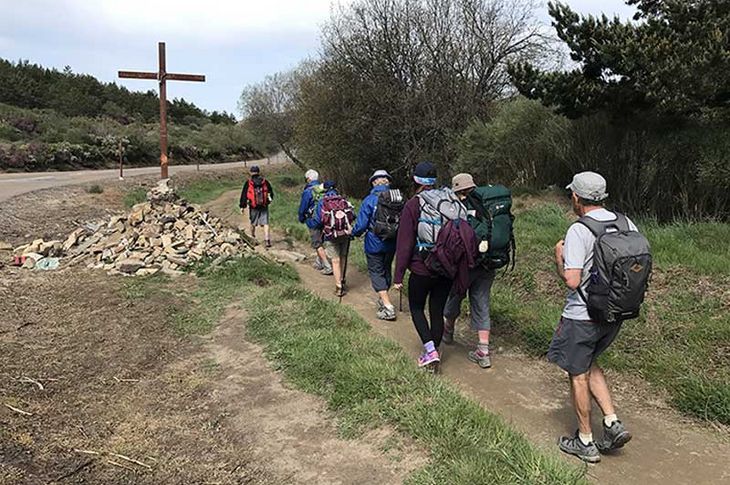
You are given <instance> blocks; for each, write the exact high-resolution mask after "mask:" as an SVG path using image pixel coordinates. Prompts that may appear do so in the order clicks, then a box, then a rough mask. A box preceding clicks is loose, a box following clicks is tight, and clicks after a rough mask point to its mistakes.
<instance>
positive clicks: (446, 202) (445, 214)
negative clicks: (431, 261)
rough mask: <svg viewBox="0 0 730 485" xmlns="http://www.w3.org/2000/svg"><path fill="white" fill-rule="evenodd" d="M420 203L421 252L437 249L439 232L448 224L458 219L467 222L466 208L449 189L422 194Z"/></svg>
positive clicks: (418, 241)
mask: <svg viewBox="0 0 730 485" xmlns="http://www.w3.org/2000/svg"><path fill="white" fill-rule="evenodd" d="M418 201H419V204H420V208H421V217H420V218H419V219H418V237H417V242H416V248H417V249H418V250H419V251H429V252H430V251H432V250H433V248H435V247H436V241H437V240H438V236H439V232H441V228H442V227H443V226H445V225H446V223H447V222H449V221H453V220H456V219H464V220H466V216H467V212H466V207H464V204H462V203H461V201H460V200H459V198H458V197H457V196H456V194H455V193H454V191H453V190H451V189H449V188H443V189H431V190H426V191H424V192H421V193H420V194H418Z"/></svg>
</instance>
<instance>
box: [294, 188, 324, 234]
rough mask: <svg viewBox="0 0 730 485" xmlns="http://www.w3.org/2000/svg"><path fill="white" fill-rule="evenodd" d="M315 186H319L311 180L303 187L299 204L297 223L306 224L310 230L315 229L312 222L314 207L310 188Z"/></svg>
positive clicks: (315, 225)
mask: <svg viewBox="0 0 730 485" xmlns="http://www.w3.org/2000/svg"><path fill="white" fill-rule="evenodd" d="M315 185H319V181H318V180H313V181H311V182H309V183H308V184H307V185H306V186H305V187H304V192H302V200H301V201H300V202H299V222H301V223H303V224H306V225H307V227H308V228H310V229H315V228H316V227H317V224H315V222H314V221H313V216H314V214H313V213H312V206H313V205H314V195H312V188H313V187H314V186H315ZM315 212H316V211H315Z"/></svg>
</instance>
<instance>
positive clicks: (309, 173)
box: [304, 168, 319, 180]
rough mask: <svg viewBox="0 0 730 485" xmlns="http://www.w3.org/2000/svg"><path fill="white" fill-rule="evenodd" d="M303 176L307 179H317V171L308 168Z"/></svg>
mask: <svg viewBox="0 0 730 485" xmlns="http://www.w3.org/2000/svg"><path fill="white" fill-rule="evenodd" d="M304 178H305V179H307V180H319V172H317V171H316V170H312V169H311V168H310V169H309V170H307V172H306V173H305V174H304Z"/></svg>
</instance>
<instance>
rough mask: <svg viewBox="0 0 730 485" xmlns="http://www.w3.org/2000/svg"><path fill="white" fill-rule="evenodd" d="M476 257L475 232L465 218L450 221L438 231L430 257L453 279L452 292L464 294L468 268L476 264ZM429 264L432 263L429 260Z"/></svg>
mask: <svg viewBox="0 0 730 485" xmlns="http://www.w3.org/2000/svg"><path fill="white" fill-rule="evenodd" d="M478 257H479V248H478V246H477V237H476V234H475V233H474V229H472V228H471V226H470V225H469V224H468V223H467V222H466V221H465V220H456V221H451V222H449V223H447V224H446V225H445V226H444V227H443V229H441V231H439V235H438V240H437V241H436V247H435V248H434V250H433V252H432V258H435V261H434V262H433V263H436V264H437V265H438V266H439V267H440V268H441V270H442V271H443V272H444V273H446V274H448V275H449V278H451V279H452V280H453V281H454V285H453V287H452V288H453V291H454V293H456V294H458V295H465V294H466V291H467V290H468V289H469V270H470V269H472V268H474V267H475V266H476V264H477V258H478ZM429 264H432V262H431V260H429Z"/></svg>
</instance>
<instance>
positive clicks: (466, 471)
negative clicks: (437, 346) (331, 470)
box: [127, 257, 584, 484]
mask: <svg viewBox="0 0 730 485" xmlns="http://www.w3.org/2000/svg"><path fill="white" fill-rule="evenodd" d="M199 275H200V278H199V284H198V288H197V289H196V290H194V293H193V294H192V295H190V298H188V300H189V301H192V302H194V304H191V305H188V306H186V307H185V308H186V309H185V310H182V311H180V310H178V311H177V312H173V313H171V321H172V322H173V323H174V324H175V325H176V327H177V328H178V330H180V331H181V332H182V333H184V334H191V333H192V334H197V333H205V332H206V331H208V330H210V329H211V328H212V326H213V325H214V324H215V322H216V321H217V320H218V319H219V318H220V316H221V312H222V311H223V309H224V308H225V306H226V303H227V302H230V301H236V300H238V301H241V302H242V303H243V304H244V306H245V307H246V308H247V309H248V312H249V315H250V319H249V322H248V324H247V331H248V332H249V334H250V335H251V336H252V337H253V338H254V339H255V340H257V341H258V342H260V343H261V344H262V345H263V346H264V348H265V351H266V355H267V357H268V358H270V359H271V360H272V361H273V362H274V363H275V365H276V366H277V367H278V368H279V369H281V370H282V371H283V373H284V374H285V376H286V377H287V378H288V379H289V380H290V381H291V382H292V383H293V384H294V385H295V386H297V387H298V388H300V389H303V390H305V391H307V392H310V393H313V394H317V395H319V396H321V397H322V398H324V399H325V400H326V401H327V403H328V404H329V406H330V408H331V409H332V410H333V411H334V412H335V414H336V417H337V419H338V424H339V426H340V429H341V431H342V433H343V434H344V435H345V436H350V437H355V436H359V435H360V434H361V433H362V432H363V431H365V430H368V429H372V428H375V427H378V426H381V425H390V426H392V427H394V428H396V429H397V430H398V431H399V432H401V433H403V435H405V436H408V437H410V438H412V439H414V440H415V441H416V443H417V444H418V445H419V446H420V447H421V448H422V449H424V450H426V451H427V452H428V453H429V455H430V460H429V463H428V465H427V466H426V467H425V468H423V469H421V470H418V471H416V472H415V473H414V474H413V476H412V477H410V478H409V482H410V483H433V484H436V483H453V484H471V483H495V484H497V483H499V484H510V483H513V484H518V483H519V484H522V483H535V484H540V483H543V484H553V483H566V484H567V483H584V479H583V474H582V472H581V471H580V470H579V469H578V468H575V467H572V466H570V465H568V464H567V463H565V462H564V461H563V460H561V459H559V458H558V457H557V456H554V455H552V454H545V453H543V452H541V451H539V450H538V449H536V448H535V447H534V446H533V445H531V444H530V443H529V442H528V441H527V439H526V438H524V437H523V436H522V435H520V434H518V433H516V432H515V431H513V430H512V429H511V428H510V427H509V426H508V425H507V424H506V423H505V422H504V421H502V420H501V419H500V418H499V417H497V416H495V415H493V414H491V413H488V412H487V411H485V410H484V409H482V408H481V407H480V406H479V405H477V404H476V403H474V402H473V401H471V400H469V399H467V398H465V397H464V396H462V395H461V394H460V393H459V392H458V391H457V390H456V389H455V388H454V387H453V386H451V385H449V384H447V383H446V382H445V381H443V380H441V379H438V378H434V377H433V376H430V375H426V374H424V373H422V372H419V371H418V370H417V369H416V368H415V366H414V364H413V362H412V359H410V358H409V357H408V356H407V355H406V354H405V352H404V351H403V350H402V349H401V348H400V346H398V345H397V344H396V343H394V342H392V341H390V340H387V339H384V338H382V337H378V336H376V335H374V334H373V333H372V332H371V331H370V328H369V326H368V324H367V322H365V321H364V320H362V319H361V318H360V317H359V316H358V315H357V314H356V313H354V312H353V311H352V310H351V309H349V308H348V307H346V306H341V305H337V304H334V303H331V302H328V301H326V300H322V299H320V298H318V297H316V296H314V295H313V294H312V293H310V292H309V291H307V290H305V289H304V288H303V287H302V285H301V284H300V283H298V282H297V276H296V273H295V272H294V271H293V270H292V269H291V268H290V267H288V266H280V265H274V264H272V263H267V262H265V261H263V260H261V259H259V258H257V257H251V258H243V259H241V260H237V261H235V262H232V263H230V264H227V265H224V266H222V267H219V268H216V269H213V270H206V269H205V268H203V267H201V268H199ZM141 281H144V280H141ZM154 282H155V280H154V278H152V279H149V280H148V282H146V283H145V282H139V283H138V282H136V281H135V282H132V283H129V285H128V289H127V291H128V292H129V294H130V296H132V297H139V295H140V294H144V292H145V291H147V289H149V288H150V287H151V286H150V285H151V284H153V283H154ZM145 288H147V289H145Z"/></svg>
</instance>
